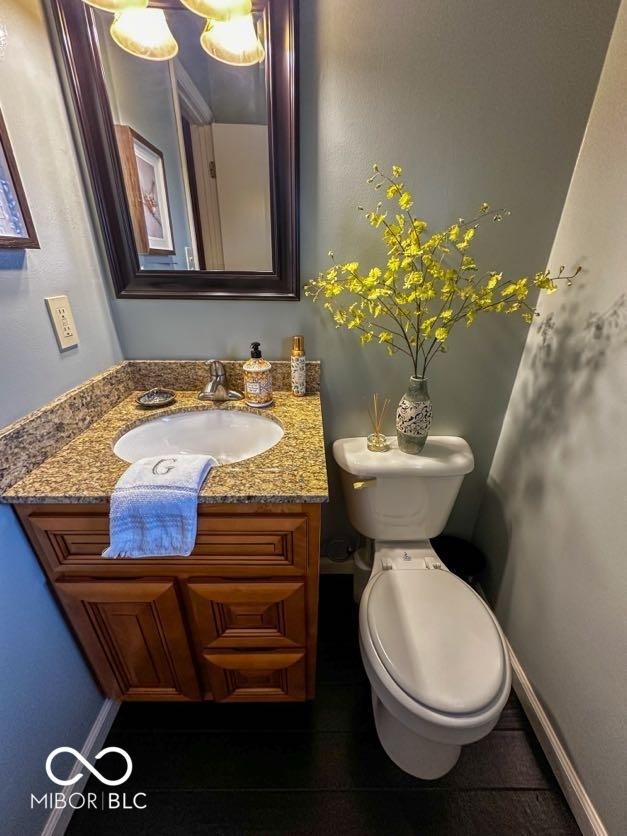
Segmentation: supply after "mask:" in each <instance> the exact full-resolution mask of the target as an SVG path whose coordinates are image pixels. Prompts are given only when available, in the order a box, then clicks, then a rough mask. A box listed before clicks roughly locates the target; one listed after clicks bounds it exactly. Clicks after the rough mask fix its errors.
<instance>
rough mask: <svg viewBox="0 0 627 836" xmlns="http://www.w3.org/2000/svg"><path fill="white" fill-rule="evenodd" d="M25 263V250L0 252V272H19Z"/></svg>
mask: <svg viewBox="0 0 627 836" xmlns="http://www.w3.org/2000/svg"><path fill="white" fill-rule="evenodd" d="M25 263H26V251H25V250H5V251H4V252H2V251H1V250H0V270H21V269H22V268H23V267H24V265H25Z"/></svg>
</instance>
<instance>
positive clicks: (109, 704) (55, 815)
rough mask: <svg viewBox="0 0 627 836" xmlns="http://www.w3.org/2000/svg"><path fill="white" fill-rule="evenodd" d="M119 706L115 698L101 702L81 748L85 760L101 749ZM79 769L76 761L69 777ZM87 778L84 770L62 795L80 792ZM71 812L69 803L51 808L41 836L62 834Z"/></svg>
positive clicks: (79, 765)
mask: <svg viewBox="0 0 627 836" xmlns="http://www.w3.org/2000/svg"><path fill="white" fill-rule="evenodd" d="M119 707H120V703H119V702H117V700H110V699H106V700H105V701H104V703H103V704H102V708H101V709H100V711H99V712H98V716H97V717H96V719H95V720H94V724H93V726H92V727H91V729H90V730H89V734H88V735H87V737H86V739H85V742H84V743H83V746H82V748H81V755H82V756H83V757H84V758H85V760H86V761H89V762H90V763H93V760H94V756H95V755H97V754H98V752H99V751H100V750H101V749H102V744H103V743H104V742H105V739H106V737H107V735H108V734H109V731H110V729H111V726H112V725H113V721H114V720H115V715H116V714H117V713H118V709H119ZM81 769H82V766H81V764H80V762H79V761H76V763H75V764H74V767H73V769H72V771H71V773H70V775H69V777H72V776H73V775H77V774H78V772H79V771H80V770H81ZM88 778H89V772H85V775H84V776H83V778H81V780H80V781H77V782H76V783H75V784H73V785H72V786H69V787H64V789H63V793H64V795H66V796H67V797H69V796H70V794H71V793H77V792H82V791H83V789H84V787H85V784H86V783H87V780H88ZM73 812H74V811H73V810H72V808H71V807H70V806H69V804H68V805H66V806H65V807H64V808H63V809H58V808H56V807H55V809H54V810H52V811H51V813H50V815H49V816H48V819H47V821H46V823H45V825H44V827H43V830H42V831H41V836H63V834H64V833H65V831H66V829H67V826H68V824H69V823H70V819H71V818H72V813H73Z"/></svg>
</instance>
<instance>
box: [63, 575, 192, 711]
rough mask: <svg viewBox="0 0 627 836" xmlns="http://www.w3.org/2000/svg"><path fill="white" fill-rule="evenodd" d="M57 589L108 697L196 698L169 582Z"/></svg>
mask: <svg viewBox="0 0 627 836" xmlns="http://www.w3.org/2000/svg"><path fill="white" fill-rule="evenodd" d="M55 589H56V591H57V593H58V594H59V597H60V599H61V601H62V603H63V605H64V607H65V610H66V612H67V613H68V615H69V617H70V620H71V621H72V624H73V625H74V628H75V630H76V633H77V635H78V637H79V639H80V640H81V642H82V644H83V647H84V649H85V652H86V654H87V657H88V658H89V660H90V662H91V664H92V666H93V668H94V671H95V673H96V675H97V677H98V679H99V680H100V684H101V686H102V688H103V690H104V692H105V693H106V694H107V696H110V697H116V698H118V699H119V698H122V699H134V700H158V699H164V700H175V699H185V698H188V699H198V696H199V689H198V681H197V678H196V673H195V670H194V665H193V662H192V657H191V653H190V649H189V644H188V641H187V636H186V633H185V627H184V625H183V619H182V617H181V612H180V608H179V603H178V599H177V595H176V591H175V589H174V584H173V582H172V581H140V580H137V581H86V582H73V581H66V582H60V583H56V584H55Z"/></svg>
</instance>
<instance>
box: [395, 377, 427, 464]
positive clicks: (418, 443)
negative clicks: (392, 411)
mask: <svg viewBox="0 0 627 836" xmlns="http://www.w3.org/2000/svg"><path fill="white" fill-rule="evenodd" d="M432 412H433V411H432V407H431V398H430V397H429V388H428V386H427V378H426V377H410V378H409V386H408V388H407V391H406V392H405V394H404V395H403V397H402V398H401V401H400V403H399V405H398V409H397V410H396V437H397V438H398V446H399V449H400V450H402V451H403V452H404V453H411V454H412V455H414V456H415V455H418V453H420V451H421V450H422V448H423V447H424V446H425V442H426V440H427V437H428V435H429V430H430V429H431V420H432Z"/></svg>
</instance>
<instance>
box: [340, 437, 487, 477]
mask: <svg viewBox="0 0 627 836" xmlns="http://www.w3.org/2000/svg"><path fill="white" fill-rule="evenodd" d="M388 440H389V442H390V449H389V450H388V451H387V453H372V452H371V451H370V450H368V448H367V446H366V439H365V438H364V437H363V436H360V437H358V438H339V439H338V440H337V441H335V442H334V443H333V456H334V458H335V461H336V462H337V463H338V464H339V466H340V467H341V468H342V470H345V471H346V472H347V473H350V474H352V475H353V476H359V477H361V478H369V479H372V478H373V477H377V476H463V475H464V474H466V473H470V471H471V470H472V469H473V468H474V466H475V461H474V458H473V455H472V450H471V449H470V447H469V445H468V442H467V441H464V439H463V438H459V437H458V436H454V435H432V436H429V438H428V439H427V443H426V444H425V446H424V448H423V450H422V452H421V453H420V454H419V455H417V456H413V455H410V454H409V453H403V452H402V451H401V450H399V449H398V442H397V440H396V438H389V439H388Z"/></svg>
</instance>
